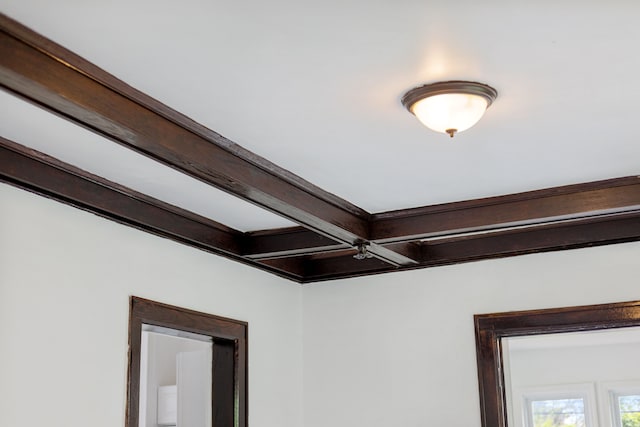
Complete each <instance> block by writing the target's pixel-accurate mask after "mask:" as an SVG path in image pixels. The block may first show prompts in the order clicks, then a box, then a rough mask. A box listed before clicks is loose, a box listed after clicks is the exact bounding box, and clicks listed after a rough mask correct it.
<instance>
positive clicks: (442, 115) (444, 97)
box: [402, 80, 498, 138]
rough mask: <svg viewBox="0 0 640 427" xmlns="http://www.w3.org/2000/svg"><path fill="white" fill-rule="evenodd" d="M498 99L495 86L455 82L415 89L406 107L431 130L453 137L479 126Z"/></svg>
mask: <svg viewBox="0 0 640 427" xmlns="http://www.w3.org/2000/svg"><path fill="white" fill-rule="evenodd" d="M497 96H498V91H496V90H495V89H494V88H492V87H491V86H487V85H485V84H482V83H476V82H466V81H461V80H452V81H448V82H438V83H432V84H427V85H424V86H420V87H416V88H414V89H411V90H410V91H409V92H407V93H406V94H405V95H404V96H403V97H402V105H404V106H405V107H406V109H407V110H409V111H410V112H411V113H413V114H414V115H415V116H416V117H417V118H418V120H420V121H421V122H422V123H423V124H424V125H425V126H426V127H428V128H429V129H433V130H435V131H436V132H442V133H448V134H449V136H451V137H452V138H453V135H455V134H456V133H458V132H462V131H464V130H467V129H469V128H470V127H471V126H473V125H475V124H476V123H477V122H478V120H480V118H481V117H482V115H483V114H484V112H485V111H486V109H487V108H489V106H490V105H491V103H492V102H493V101H494V100H495V99H496V97H497Z"/></svg>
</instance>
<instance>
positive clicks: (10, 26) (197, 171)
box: [0, 15, 369, 245]
mask: <svg viewBox="0 0 640 427" xmlns="http://www.w3.org/2000/svg"><path fill="white" fill-rule="evenodd" d="M0 30H1V31H0V85H1V86H3V87H4V88H6V89H7V90H9V91H10V92H13V93H15V94H17V95H18V96H21V97H23V98H25V99H27V100H30V101H31V102H34V103H35V104H37V105H40V106H42V107H44V108H46V109H48V110H50V111H53V112H55V113H56V114H59V115H61V116H63V117H66V118H67V119H69V120H71V121H73V122H75V123H77V124H79V125H81V126H84V127H86V128H88V129H91V130H93V131H95V132H97V133H98V134H100V135H102V136H105V137H107V138H109V139H111V140H113V141H116V142H118V143H120V144H122V145H124V146H125V147H128V148H130V149H132V150H134V151H136V152H138V153H141V154H144V155H146V156H148V157H150V158H152V159H154V160H156V161H158V162H161V163H163V164H165V165H167V166H170V167H173V168H175V169H177V170H180V171H181V172H183V173H185V174H187V175H189V176H191V177H193V178H196V179H199V180H201V181H203V182H205V183H208V184H210V185H212V186H215V187H217V188H219V189H222V190H225V191H227V192H229V193H231V194H233V195H235V196H237V197H239V198H241V199H244V200H246V201H249V202H251V203H254V204H256V205H258V206H261V207H263V208H265V209H267V210H269V211H271V212H274V213H276V214H278V215H280V216H283V217H285V218H287V219H290V220H292V221H294V222H296V223H298V224H300V225H302V226H304V227H305V228H308V229H310V230H313V231H316V232H318V233H320V234H322V235H325V236H328V237H330V238H331V239H334V240H336V241H338V242H340V243H346V244H349V245H352V244H354V243H355V242H358V241H361V240H365V241H366V240H368V232H369V230H368V216H369V214H368V213H367V212H365V211H363V210H361V209H359V208H357V207H356V206H354V205H351V204H350V203H348V202H346V201H344V200H342V199H339V198H337V197H336V196H334V195H331V194H329V193H327V192H325V191H323V190H321V189H320V188H317V187H315V186H313V185H312V184H310V183H308V182H306V181H304V180H303V179H301V178H299V177H296V176H294V175H292V174H290V173H287V172H284V171H283V170H282V169H280V168H278V167H277V166H275V165H273V164H272V163H270V162H268V161H266V160H265V159H262V158H260V157H258V156H256V155H254V154H252V153H249V152H247V151H246V150H243V149H241V148H240V147H238V146H237V145H236V144H234V143H233V142H231V141H229V140H227V139H226V138H224V137H222V136H221V135H219V134H216V133H215V132H212V131H210V130H208V129H205V128H204V127H202V126H200V125H197V124H195V123H193V122H192V121H190V120H189V119H188V118H186V117H184V116H182V115H180V114H179V113H177V112H176V111H173V110H171V109H169V108H168V107H166V106H163V105H161V104H160V103H158V102H157V101H155V100H153V99H151V98H150V97H148V96H146V95H144V94H142V93H140V92H138V91H136V90H135V89H133V88H131V87H129V86H128V85H126V84H125V83H123V82H121V81H119V80H117V79H116V78H115V77H113V76H111V75H109V74H108V73H106V72H105V71H103V70H100V69H99V68H98V67H95V66H94V65H91V64H89V63H88V62H87V61H85V60H83V59H82V58H80V57H78V56H76V55H75V54H73V53H72V52H69V51H68V50H66V49H64V48H63V47H61V46H59V45H56V44H55V43H53V42H51V41H50V40H47V39H45V38H43V37H41V36H39V35H37V34H36V33H34V32H33V31H31V30H29V29H27V28H26V27H23V26H22V25H20V24H18V23H17V22H15V21H13V20H11V19H10V18H8V17H6V16H4V15H0Z"/></svg>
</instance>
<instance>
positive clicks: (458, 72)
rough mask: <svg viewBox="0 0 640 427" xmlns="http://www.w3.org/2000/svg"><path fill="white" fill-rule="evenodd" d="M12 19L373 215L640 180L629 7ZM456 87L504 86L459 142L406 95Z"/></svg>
mask: <svg viewBox="0 0 640 427" xmlns="http://www.w3.org/2000/svg"><path fill="white" fill-rule="evenodd" d="M0 11H1V12H2V13H5V14H7V15H8V16H10V17H12V18H14V19H16V20H18V21H19V22H22V23H23V24H25V25H27V26H29V27H31V28H32V29H33V30H35V31H37V32H39V33H40V34H43V35H44V36H46V37H49V38H50V39H52V40H54V41H55V42H57V43H59V44H61V45H63V46H65V47H67V48H68V49H70V50H72V51H74V52H75V53H77V54H79V55H81V56H83V57H85V58H86V59H88V60H90V61H92V62H94V63H95V64H97V65H98V66H100V67H102V68H104V69H105V70H107V71H108V72H110V73H112V74H114V75H115V76H116V77H118V78H120V79H122V80H124V81H125V82H126V83H128V84H130V85H132V86H134V87H135V88H137V89H139V90H141V91H143V92H146V93H147V94H149V95H151V96H153V97H155V98H157V99H158V100H160V101H162V102H164V103H166V104H167V105H169V106H170V107H172V108H174V109H176V110H178V111H180V112H181V113H184V114H186V115H187V116H189V117H191V118H192V119H194V120H196V121H198V122H200V123H201V124H203V125H205V126H207V127H209V128H211V129H213V130H215V131H217V132H219V133H221V134H222V135H224V136H226V137H227V138H229V139H231V140H233V141H234V142H236V143H238V144H240V145H242V146H243V147H245V148H247V149H249V150H251V151H253V152H255V153H257V154H259V155H261V156H263V157H266V158H267V159H269V160H270V161H272V162H274V163H276V164H278V165H279V166H281V167H283V168H285V169H288V170H290V171H291V172H293V173H295V174H297V175H299V176H301V177H302V178H304V179H306V180H308V181H310V182H312V183H314V184H316V185H318V186H319V187H321V188H323V189H325V190H327V191H329V192H332V193H335V194H336V195H338V196H340V197H342V198H344V199H347V200H348V201H350V202H352V203H354V204H355V205H357V206H359V207H361V208H363V209H365V210H367V211H369V212H380V211H387V210H393V209H401V208H407V207H415V206H422V205H430V204H437V203H444V202H452V201H459V200H466V199H473V198H480V197H486V196H493V195H501V194H508V193H514V192H521V191H527V190H533V189H539V188H546V187H551V186H559V185H567V184H574V183H579V182H587V181H594V180H599V179H606V178H615V177H621V176H627V175H638V174H640V143H639V142H638V134H639V132H638V130H637V126H635V121H636V120H637V113H638V110H639V109H640V107H639V103H638V100H639V99H640V85H638V84H637V83H636V81H637V76H638V73H639V72H640V55H639V54H638V45H640V25H638V19H639V18H640V2H636V1H633V0H624V1H621V0H611V1H608V2H600V1H595V0H594V1H564V2H545V1H540V2H527V1H506V0H504V1H485V2H477V1H456V2H453V1H424V0H423V1H408V0H396V1H390V0H386V1H381V0H378V1H376V0H368V1H362V0H354V1H345V0H343V1H336V0H325V1H322V2H308V1H300V0H274V1H269V2H263V1H250V2H246V1H245V2H242V1H239V2H229V1H219V0H207V1H196V0H185V1H180V2H178V1H175V0H171V1H168V0H110V1H104V0H101V1H97V0H58V1H55V2H52V1H50V0H0ZM452 79H464V80H474V81H480V82H484V83H488V84H490V85H491V86H493V87H495V88H496V89H497V90H498V92H499V95H498V99H497V100H496V102H495V103H494V104H493V106H492V107H491V108H490V109H489V110H488V112H487V114H486V115H485V117H484V118H483V119H482V120H481V121H480V123H479V124H477V125H476V126H475V127H474V128H472V129H470V130H468V131H466V132H465V133H461V134H460V135H457V136H456V137H455V138H454V139H453V140H451V139H450V138H449V137H448V136H446V135H442V134H436V133H433V132H432V131H430V130H428V129H426V128H424V127H423V126H422V125H420V124H419V122H418V121H417V120H416V119H415V118H414V117H412V116H411V115H410V114H409V113H407V112H406V111H405V110H404V109H403V107H402V105H401V104H400V98H401V97H402V95H403V94H404V92H405V91H407V90H408V89H411V88H412V87H414V86H418V85H421V84H424V83H430V82H434V81H440V80H452ZM0 108H2V111H3V114H2V117H0V135H2V136H5V137H8V138H10V139H13V140H15V141H16V142H19V143H23V144H26V145H31V146H34V148H38V149H40V150H41V151H45V152H47V153H49V154H51V155H53V156H55V157H59V158H61V159H62V160H65V161H68V162H70V163H72V164H76V165H78V166H80V167H82V168H84V169H87V170H89V171H92V172H96V173H100V174H102V175H104V176H106V177H107V178H109V179H112V180H114V181H116V182H119V183H122V184H124V185H128V186H130V187H133V188H134V189H138V190H140V191H146V192H148V193H150V194H151V195H154V196H155V197H158V198H160V199H162V200H165V201H168V202H170V203H174V204H178V205H180V206H183V207H185V208H187V209H190V210H193V211H195V212H197V213H200V214H202V215H205V216H208V217H210V218H212V219H215V220H218V221H220V222H223V223H225V224H227V225H230V226H232V227H234V228H238V229H240V230H253V229H261V228H272V227H278V226H287V225H291V223H290V222H288V221H286V220H283V219H281V218H278V217H276V216H275V215H273V214H270V213H267V212H263V211H261V210H260V209H258V208H255V207H251V210H250V209H247V208H246V206H245V205H246V203H244V202H241V201H235V200H234V199H232V198H231V197H230V196H227V195H224V194H222V193H220V192H218V191H216V190H212V189H207V188H206V187H205V186H204V185H203V184H201V183H199V182H196V181H194V180H191V179H189V178H181V177H177V176H176V172H174V171H169V170H168V169H167V168H164V167H158V166H154V165H153V164H152V162H150V161H148V160H146V159H144V158H142V157H141V156H137V155H134V154H133V153H130V152H128V150H124V149H122V148H119V147H113V148H111V147H109V148H105V147H103V146H104V145H109V146H110V145H111V144H105V142H106V141H105V140H103V139H101V138H99V137H95V136H90V135H89V134H88V132H86V131H84V130H81V129H76V130H74V129H72V128H74V127H75V126H71V125H69V124H64V123H62V122H60V123H56V122H59V121H60V120H59V119H55V120H52V119H51V118H49V119H47V118H46V117H44V118H43V117H41V116H43V114H42V113H41V112H39V111H37V109H35V108H34V107H31V106H28V105H26V104H24V103H23V102H22V101H18V100H16V99H15V98H13V97H11V96H9V95H3V96H0ZM5 112H7V113H6V114H5ZM29 118H33V120H34V121H35V123H38V128H37V129H34V126H33V123H34V122H32V121H30V119H29ZM54 135H58V137H55V136H54ZM36 145H37V146H36ZM79 147H82V148H81V149H79ZM161 169H162V170H161ZM164 169H166V171H163V170H164ZM109 171H110V172H109ZM167 171H168V172H167ZM165 172H166V173H165ZM172 174H173V175H172Z"/></svg>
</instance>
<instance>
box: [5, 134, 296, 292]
mask: <svg viewBox="0 0 640 427" xmlns="http://www.w3.org/2000/svg"><path fill="white" fill-rule="evenodd" d="M0 181H2V182H6V183H8V184H12V185H14V186H17V187H20V188H23V189H26V190H29V191H32V192H34V193H37V194H40V195H43V196H45V197H48V198H51V199H54V200H58V201H60V202H63V203H66V204H69V205H72V206H75V207H78V208H80V209H83V210H86V211H89V212H92V213H95V214H97V215H100V216H103V217H106V218H108V219H111V220H114V221H117V222H119V223H121V224H125V225H129V226H132V227H135V228H138V229H141V230H144V231H147V232H150V233H153V234H156V235H159V236H162V237H166V238H169V239H172V240H174V241H177V242H181V243H184V244H187V245H190V246H193V247H196V248H199V249H203V250H205V251H208V252H213V253H216V254H218V255H222V256H225V257H227V258H231V259H234V260H236V261H240V262H243V263H245V264H250V265H253V266H255V267H258V268H261V269H264V270H267V271H270V272H272V273H275V274H278V275H280V276H283V277H286V278H289V279H291V280H294V281H298V282H299V281H301V280H302V277H301V276H300V275H298V274H297V273H296V271H297V270H296V269H297V262H296V260H295V259H291V260H290V262H289V265H287V264H286V263H281V264H279V265H277V266H270V265H266V264H260V263H257V262H255V261H252V260H248V259H245V258H243V257H242V256H241V251H242V244H243V242H244V235H243V233H241V232H239V231H237V230H233V229H231V228H229V227H226V226H224V225H222V224H219V223H217V222H215V221H212V220H210V219H207V218H203V217H200V216H198V215H196V214H193V213H191V212H188V211H185V210H183V209H180V208H177V207H175V206H172V205H169V204H167V203H164V202H162V201H160V200H156V199H154V198H152V197H149V196H146V195H144V194H140V193H137V192H135V191H133V190H131V189H129V188H126V187H123V186H120V185H118V184H115V183H113V182H110V181H107V180H105V179H103V178H100V177H98V176H95V175H91V174H89V173H88V172H86V171H83V170H81V169H78V168H76V167H73V166H71V165H68V164H65V163H63V162H61V161H59V160H56V159H54V158H52V157H49V156H47V155H45V154H42V153H40V152H38V151H35V150H32V149H29V148H27V147H24V146H22V145H19V144H16V143H15V142H12V141H9V140H7V139H4V138H1V137H0ZM287 267H289V268H288V269H287Z"/></svg>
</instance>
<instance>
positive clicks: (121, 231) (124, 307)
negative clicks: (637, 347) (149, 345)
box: [0, 185, 640, 427]
mask: <svg viewBox="0 0 640 427" xmlns="http://www.w3.org/2000/svg"><path fill="white" fill-rule="evenodd" d="M639 259H640V243H629V244H621V245H612V246H606V247H599V248H590V249H582V250H574V251H563V252H555V253H547V254H536V255H528V256H521V257H515V258H507V259H503V260H492V261H482V262H476V263H469V264H461V265H455V266H449V267H439V268H432V269H426V270H418V271H411V272H403V273H396V274H387V275H379V276H371V277H365V278H358V279H349V280H341V281H335V282H327V283H316V284H312V285H306V286H304V287H302V288H300V287H299V285H296V284H294V283H290V282H288V281H285V280H282V279H279V278H277V277H275V276H273V275H270V274H267V273H264V272H260V271H257V270H254V269H252V268H249V267H245V266H242V265H240V264H238V263H235V262H232V261H228V260H225V259H223V258H221V257H217V256H214V255H210V254H207V253H205V252H202V251H198V250H195V249H191V248H189V247H186V246H184V245H180V244H177V243H174V242H171V241H169V240H166V239H161V238H158V237H155V236H152V235H149V234H147V233H143V232H139V231H137V230H133V229H131V228H129V227H123V226H121V225H118V224H115V223H113V222H110V221H107V220H104V219H101V218H99V217H96V216H94V215H92V214H88V213H85V212H82V211H79V210H77V209H74V208H70V207H68V206H65V205H62V204H59V203H56V202H52V201H49V200H46V199H44V198H42V197H39V196H34V195H32V194H30V193H27V192H24V191H22V190H18V189H15V188H13V187H10V186H7V185H0V342H1V344H0V345H1V349H0V350H1V351H0V359H1V360H2V363H0V424H3V425H11V426H15V427H22V426H29V427H31V426H36V425H47V426H64V427H74V426H82V427H84V426H86V425H88V424H87V422H88V420H90V425H92V426H98V427H100V426H105V427H106V426H109V427H112V426H119V425H123V419H124V398H125V390H126V388H125V381H126V360H127V355H126V350H127V347H126V343H127V320H128V319H127V317H128V296H129V295H131V294H134V295H138V296H141V297H144V298H150V299H153V300H157V301H162V302H167V303H170V304H174V305H178V306H182V307H187V308H192V309H195V310H201V311H205V312H210V313H215V314H219V315H223V316H228V317H232V318H237V319H241V320H246V321H248V322H249V333H250V337H249V353H250V372H249V406H250V408H249V413H250V424H251V425H252V426H255V427H271V426H273V427H276V426H277V427H294V426H303V425H304V426H305V427H329V426H331V427H342V426H345V427H346V426H349V427H353V426H367V427H383V426H384V427H388V426H392V425H394V426H396V425H397V426H403V427H414V426H415V427H418V426H420V427H424V426H432V425H433V426H437V425H451V424H453V425H454V427H455V426H458V425H459V426H464V427H478V426H480V418H479V408H478V386H477V375H476V359H475V341H474V333H473V314H475V313H488V312H497V311H506V310H520V309H532V308H545V307H557V306H570V305H577V304H593V303H603V302H614V301H625V300H634V299H640V288H638V285H637V283H638V282H637V277H639V276H640V261H638V260H639ZM302 313H304V316H302ZM76 319H84V320H85V321H84V322H81V323H77V322H76ZM301 320H302V322H301ZM301 323H302V326H301ZM302 334H303V336H304V338H301V336H302ZM301 342H302V344H303V350H304V353H303V355H302V357H303V358H304V366H302V359H301V347H300V343H301ZM303 368H304V369H303ZM301 372H302V375H301ZM302 376H304V389H303V393H301V383H302ZM303 419H304V422H302V420H303Z"/></svg>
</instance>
